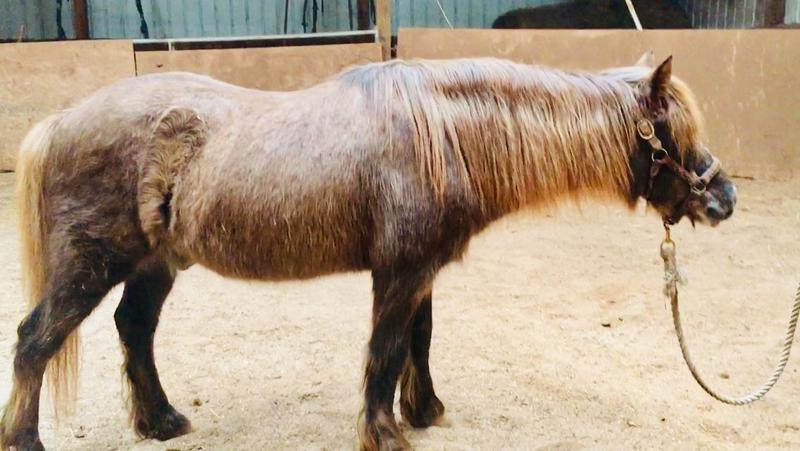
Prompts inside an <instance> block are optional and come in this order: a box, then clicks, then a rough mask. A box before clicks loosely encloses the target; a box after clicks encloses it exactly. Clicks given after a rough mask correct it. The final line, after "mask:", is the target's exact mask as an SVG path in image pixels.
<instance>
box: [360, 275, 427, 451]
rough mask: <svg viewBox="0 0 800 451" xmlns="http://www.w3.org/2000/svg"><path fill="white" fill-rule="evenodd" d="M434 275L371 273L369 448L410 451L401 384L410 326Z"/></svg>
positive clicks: (365, 441)
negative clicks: (398, 391)
mask: <svg viewBox="0 0 800 451" xmlns="http://www.w3.org/2000/svg"><path fill="white" fill-rule="evenodd" d="M414 268H416V266H414ZM432 274H433V271H431V270H420V269H406V268H392V269H387V270H374V271H373V273H372V279H373V290H374V296H375V299H374V303H373V310H372V327H373V329H372V337H371V338H370V342H369V354H368V356H367V366H366V371H365V375H364V398H365V399H364V412H363V413H364V418H363V419H362V420H363V422H362V423H361V425H360V428H359V434H360V439H361V448H362V449H364V450H401V449H410V448H411V447H410V445H409V444H408V442H407V441H406V440H405V438H404V437H403V434H402V432H401V431H400V428H399V427H398V426H397V423H396V422H395V419H394V413H393V404H394V392H395V388H396V387H397V380H398V378H399V377H400V373H401V371H402V370H403V365H404V363H405V360H406V358H407V356H408V345H409V339H410V336H409V335H410V327H409V325H410V322H411V318H412V317H413V314H414V312H415V311H416V309H417V306H418V305H419V303H420V301H421V299H422V297H423V296H424V295H425V293H426V292H427V291H428V290H429V288H428V287H429V285H430V283H431V282H432V277H433V275H432Z"/></svg>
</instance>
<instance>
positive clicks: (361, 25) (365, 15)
mask: <svg viewBox="0 0 800 451" xmlns="http://www.w3.org/2000/svg"><path fill="white" fill-rule="evenodd" d="M369 1H370V0H357V1H356V17H357V18H358V29H359V30H369V29H371V28H372V21H371V20H370V18H369Z"/></svg>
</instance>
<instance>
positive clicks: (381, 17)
mask: <svg viewBox="0 0 800 451" xmlns="http://www.w3.org/2000/svg"><path fill="white" fill-rule="evenodd" d="M375 25H376V26H377V28H378V41H380V43H381V50H382V53H383V60H384V61H388V60H390V59H391V58H392V0H375Z"/></svg>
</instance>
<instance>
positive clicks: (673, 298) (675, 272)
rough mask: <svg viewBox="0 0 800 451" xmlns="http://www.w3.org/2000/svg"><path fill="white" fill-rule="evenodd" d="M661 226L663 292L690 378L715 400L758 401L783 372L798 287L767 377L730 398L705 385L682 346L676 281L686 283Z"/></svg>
mask: <svg viewBox="0 0 800 451" xmlns="http://www.w3.org/2000/svg"><path fill="white" fill-rule="evenodd" d="M664 229H665V230H666V237H665V238H664V241H662V242H661V258H662V259H664V294H665V295H666V296H667V297H669V298H670V303H671V305H672V322H673V323H674V324H675V333H676V334H677V335H678V344H679V345H680V347H681V353H682V354H683V360H684V361H685V362H686V366H688V367H689V371H690V372H691V373H692V376H693V377H694V380H696V381H697V383H698V384H700V387H702V388H703V390H705V392H706V393H708V394H709V395H711V397H713V398H714V399H716V400H718V401H722V402H724V403H725V404H731V405H734V406H743V405H745V404H750V403H752V402H755V401H758V400H759V399H761V398H763V397H764V395H766V394H767V392H768V391H770V389H772V387H773V386H774V385H775V383H776V382H778V378H780V377H781V374H783V370H784V368H786V363H787V362H788V361H789V353H790V352H791V350H792V343H794V331H795V329H796V328H797V317H798V314H800V286H798V287H797V294H796V295H795V298H794V305H793V306H792V313H791V315H790V316H789V327H787V329H786V338H785V339H784V341H783V351H782V352H781V358H780V360H779V361H778V365H777V366H776V367H775V370H773V371H772V375H770V377H769V379H767V381H766V382H765V383H764V384H763V385H761V387H759V388H758V389H757V390H756V391H754V392H752V393H750V394H749V395H747V396H742V397H741V398H730V397H728V396H724V395H721V394H719V393H717V392H716V391H714V390H713V389H712V388H711V387H709V386H708V384H706V382H705V381H704V380H703V377H702V376H700V373H699V372H698V371H697V368H696V367H695V366H694V363H693V362H692V358H691V356H690V355H689V348H688V347H687V345H686V338H685V337H684V336H683V327H682V326H681V314H680V309H679V308H678V284H679V283H680V284H682V285H683V284H685V283H686V280H685V277H684V276H683V274H682V273H681V271H680V270H679V269H678V265H677V263H676V261H675V242H674V241H672V238H671V237H670V230H669V226H668V225H667V224H666V223H665V224H664Z"/></svg>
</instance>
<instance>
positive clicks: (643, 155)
mask: <svg viewBox="0 0 800 451" xmlns="http://www.w3.org/2000/svg"><path fill="white" fill-rule="evenodd" d="M609 72H610V73H614V74H616V75H620V76H622V77H623V78H624V79H625V80H626V81H627V82H628V83H631V84H632V85H634V86H635V90H636V96H637V100H638V103H639V105H640V107H641V117H640V118H639V119H638V122H637V123H636V124H631V126H632V127H636V133H637V135H638V136H637V139H638V140H637V142H638V148H637V149H636V150H635V151H633V152H632V153H631V155H630V165H631V169H632V171H633V189H632V194H633V197H644V198H645V199H647V201H648V202H649V204H650V205H652V206H653V207H654V208H655V209H656V210H657V211H658V212H659V213H661V215H662V217H663V218H664V220H665V221H666V222H668V223H676V222H678V221H680V220H681V218H683V217H684V216H686V217H688V218H689V219H690V220H691V221H692V224H694V223H695V221H698V222H701V223H705V224H709V225H712V226H716V225H717V224H719V223H720V222H721V221H723V220H725V219H727V218H729V217H730V216H731V214H733V208H734V206H735V205H736V187H735V186H734V184H733V182H732V181H731V180H730V178H729V177H728V175H727V174H726V173H725V172H724V171H722V170H721V169H720V165H719V161H718V160H717V159H716V158H715V157H714V156H713V155H712V154H711V152H710V151H709V150H708V148H707V147H706V146H705V145H704V144H703V136H702V131H701V130H702V119H701V116H700V113H699V109H698V108H697V104H696V102H695V100H694V96H693V94H692V93H691V91H690V90H689V88H688V87H687V86H686V85H685V84H684V83H683V82H682V81H681V80H679V79H677V78H675V77H673V76H672V57H669V58H667V59H666V60H665V61H664V62H663V63H661V64H660V65H659V66H658V67H655V68H653V64H652V52H648V53H645V55H644V56H642V58H641V59H640V60H639V61H638V62H637V64H636V66H634V67H631V68H624V69H617V70H612V71H609Z"/></svg>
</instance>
